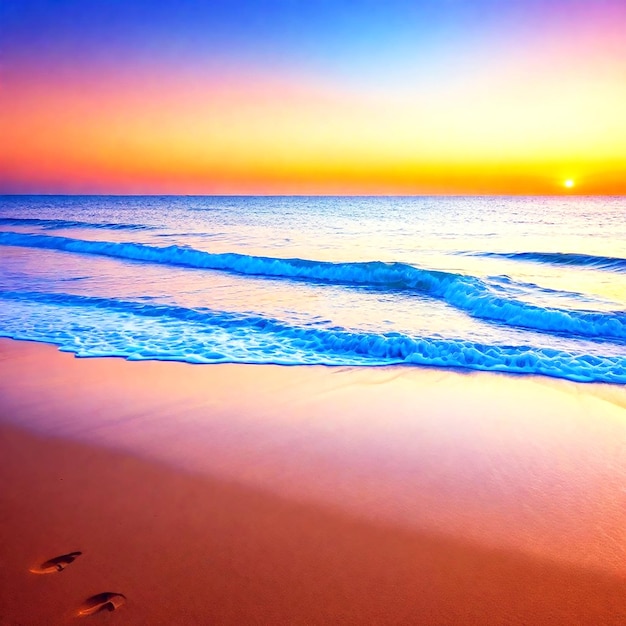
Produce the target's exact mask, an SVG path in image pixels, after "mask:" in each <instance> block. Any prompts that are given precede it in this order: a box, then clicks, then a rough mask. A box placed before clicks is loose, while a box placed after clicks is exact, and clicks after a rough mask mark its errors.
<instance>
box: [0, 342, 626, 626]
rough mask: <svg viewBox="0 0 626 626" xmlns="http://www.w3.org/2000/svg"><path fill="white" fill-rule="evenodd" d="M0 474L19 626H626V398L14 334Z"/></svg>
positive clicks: (590, 390)
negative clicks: (108, 353) (88, 345)
mask: <svg viewBox="0 0 626 626" xmlns="http://www.w3.org/2000/svg"><path fill="white" fill-rule="evenodd" d="M0 477H1V479H2V484H3V488H2V490H1V492H0V528H1V529H2V542H1V544H0V551H1V553H0V560H1V563H2V567H1V568H0V577H1V580H0V624H57V623H58V624H63V623H73V622H74V620H75V619H78V618H77V615H78V612H79V611H80V610H81V608H84V604H83V603H84V602H85V601H86V600H87V599H88V598H89V597H91V596H93V595H95V594H100V593H103V592H115V593H119V594H123V595H124V596H125V599H126V601H125V603H124V604H122V605H121V606H119V608H117V609H116V610H115V611H112V612H109V611H106V610H104V611H101V612H98V613H96V614H94V615H89V616H85V617H83V618H80V620H81V621H82V620H85V621H86V622H93V623H97V622H102V623H104V622H106V623H119V624H206V623H215V624H328V623H346V624H400V623H406V624H509V623H510V624H529V623H533V624H535V623H536V624H563V623H567V624H622V623H624V622H625V621H626V558H625V554H626V553H625V550H626V524H625V522H626V392H625V391H624V389H623V388H618V387H609V386H598V385H593V386H592V385H576V384H574V383H569V382H564V381H555V380H549V379H542V378H513V377H507V376H498V375H491V374H461V373H458V372H446V371H442V370H434V369H433V370H426V369H422V370H418V369H415V368H387V369H385V370H367V371H366V370H363V369H349V370H333V369H329V368H321V367H320V368H318V367H314V368H279V367H265V366H263V367H257V366H206V367H205V366H190V365H185V364H179V363H158V362H140V363H139V362H136V363H130V362H126V361H122V360H120V359H89V360H80V359H75V358H74V357H73V356H71V355H68V354H62V353H59V352H58V351H56V349H55V348H53V347H51V346H45V345H41V344H31V343H22V342H12V341H5V340H0ZM77 551H80V552H81V554H80V555H78V556H76V557H75V558H74V559H73V560H72V561H71V562H69V563H67V564H65V563H61V564H62V565H63V568H62V571H55V569H54V567H53V568H52V570H53V571H51V572H50V573H46V574H42V575H38V574H35V573H33V572H32V571H30V570H32V569H35V570H36V569H37V568H41V566H42V564H44V563H45V562H47V561H48V560H50V559H52V558H54V557H57V556H59V555H66V554H68V553H72V552H77Z"/></svg>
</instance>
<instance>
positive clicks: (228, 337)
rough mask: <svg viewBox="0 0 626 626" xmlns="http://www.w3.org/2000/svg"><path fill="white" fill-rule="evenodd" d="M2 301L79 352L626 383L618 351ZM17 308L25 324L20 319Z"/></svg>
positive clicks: (13, 316)
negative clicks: (407, 367)
mask: <svg viewBox="0 0 626 626" xmlns="http://www.w3.org/2000/svg"><path fill="white" fill-rule="evenodd" d="M0 299H2V300H4V301H5V306H3V307H2V309H0V320H1V321H2V324H1V327H2V331H1V332H0V335H2V336H5V337H10V338H13V339H30V340H34V341H45V342H48V343H53V344H56V345H58V346H59V347H60V348H61V349H62V350H64V351H69V352H73V353H75V354H76V355H78V356H84V357H88V356H122V357H125V358H128V359H132V360H143V359H161V360H176V361H185V362H191V363H225V362H229V363H233V362H236V363H267V364H269V363H273V364H281V365H305V364H306V365H311V364H320V365H344V366H345V365H392V364H413V365H428V366H438V367H455V368H464V369H471V370H484V371H497V372H509V373H519V374H543V375H547V376H554V377H559V378H566V379H570V380H574V381H580V382H590V381H597V382H607V383H618V384H624V383H626V356H596V355H589V354H577V353H572V352H566V351H562V350H555V349H547V348H537V347H532V346H510V345H485V344H482V343H479V342H473V341H469V340H462V339H451V338H450V339H443V338H439V337H412V336H410V335H407V334H403V333H398V332H389V333H372V332H360V331H353V330H348V329H345V328H339V327H320V326H315V325H292V324H289V323H288V322H285V321H282V320H278V319H274V318H269V317H263V316H259V315H249V314H236V313H229V312H222V311H215V310H212V309H209V308H198V309H190V308H185V307H181V306H174V305H165V304H163V305H159V304H152V303H150V304H148V303H140V302H132V301H125V300H117V299H112V298H100V297H91V296H79V295H71V294H65V293H43V292H16V291H3V292H0ZM60 307H62V308H63V310H62V314H61V311H60ZM25 315H28V319H29V323H28V324H23V323H22V322H21V321H20V318H22V319H23V318H24V316H25ZM181 336H183V337H184V339H181Z"/></svg>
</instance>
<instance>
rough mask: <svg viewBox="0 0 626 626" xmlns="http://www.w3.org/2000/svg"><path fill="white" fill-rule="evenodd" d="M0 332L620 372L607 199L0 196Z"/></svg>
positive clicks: (618, 211) (623, 257)
mask: <svg viewBox="0 0 626 626" xmlns="http://www.w3.org/2000/svg"><path fill="white" fill-rule="evenodd" d="M0 336H3V337H11V338H14V339H26V340H31V341H41V342H47V343H53V344H56V345H58V346H59V348H60V349H61V350H64V351H69V352H73V353H75V354H76V355H77V356H80V357H89V356H119V357H125V358H128V359H133V360H136V359H160V360H175V361H186V362H190V363H225V362H228V363H233V362H234V363H274V364H282V365H308V364H324V365H333V366H357V365H358V366H381V365H390V364H408V365H412V366H438V367H451V368H463V369H470V370H493V371H501V372H512V373H519V374H544V375H549V376H555V377H560V378H567V379H571V380H577V381H601V382H608V383H617V384H626V198H623V197H582V196H581V197H576V196H571V197H303V196H297V197H285V196H280V197H266V196H263V197H252V196H242V197H233V196H224V197H213V196H204V197H192V196H3V197H0Z"/></svg>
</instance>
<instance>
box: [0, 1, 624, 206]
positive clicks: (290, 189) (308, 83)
mask: <svg viewBox="0 0 626 626" xmlns="http://www.w3.org/2000/svg"><path fill="white" fill-rule="evenodd" d="M624 33H626V3H624V2H623V0H605V1H602V0H595V1H594V0H588V1H586V2H583V1H575V0H555V1H553V2H548V1H539V0H528V1H521V0H517V1H516V0H509V1H504V0H477V1H475V2H471V3H469V2H461V1H457V0H447V1H446V0H439V1H434V0H433V1H431V2H402V1H390V2H379V1H361V2H356V1H346V0H317V1H310V2H304V1H296V0H282V1H279V0H268V1H265V2H250V1H245V0H241V1H238V2H233V1H232V0H231V1H215V2H191V1H189V0H187V1H185V0H178V1H176V2H160V3H159V2H147V1H146V2H123V1H118V0H108V1H107V2H85V1H84V0H82V1H81V0H78V1H73V2H67V1H57V2H53V1H49V2H35V1H32V0H0V142H1V144H0V191H1V192H5V193H24V192H26V193H194V194H195V193H207V194H211V193H220V194H221V193H226V194H228V193H235V194H239V193H241V194H247V193H252V194H263V193H269V194H275V193H276V194H281V193H286V194H289V193H305V194H308V193H310V194H317V193H320V194H326V193H348V194H351V193H357V194H360V193H363V194H387V193H390V194H393V193H400V194H431V193H432V194H437V193H443V194H473V193H481V194H482V193H487V194H490V193H504V194H509V193H512V194H517V193H520V194H525V193H568V194H569V193H590V194H596V193H600V194H603V193H606V194H617V193H626V114H625V113H624V111H626V37H625V36H624ZM568 179H571V180H573V181H574V182H575V185H574V187H572V188H569V189H568V188H567V187H565V185H564V182H565V181H566V180H568Z"/></svg>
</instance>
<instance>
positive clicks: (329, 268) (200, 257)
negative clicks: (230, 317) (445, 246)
mask: <svg viewBox="0 0 626 626" xmlns="http://www.w3.org/2000/svg"><path fill="white" fill-rule="evenodd" d="M0 245H9V246H24V247H29V248H43V249H50V250H63V251H67V252H74V253H80V254H92V255H100V256H106V257H113V258H118V259H125V260H132V261H141V262H148V263H158V264H164V265H174V266H184V267H193V268H199V269H210V270H218V271H226V272H231V273H236V274H243V275H247V276H259V277H266V278H274V279H290V280H304V281H314V282H316V283H324V284H332V285H340V286H355V287H366V288H376V289H385V290H396V291H397V290H402V291H408V292H414V293H416V294H421V295H425V296H429V297H432V298H436V299H438V300H441V301H443V302H445V303H447V304H448V305H450V306H453V307H455V308H457V309H459V310H461V311H464V312H465V313H467V314H468V315H470V316H472V317H475V318H479V319H483V320H488V321H493V322H498V323H502V324H505V325H507V326H514V327H520V328H526V329H532V330H538V331H542V332H548V333H556V334H560V335H571V336H581V337H591V338H594V339H599V340H620V341H621V340H624V339H626V311H608V312H600V311H585V310H570V309H558V308H545V307H541V306H538V305H534V304H529V303H527V302H523V301H521V300H519V299H516V298H515V297H512V296H508V297H507V296H506V295H504V296H503V295H501V294H502V293H503V287H502V286H501V285H500V286H498V285H495V284H490V283H489V282H488V281H486V280H483V279H480V278H478V277H475V276H469V275H462V274H456V273H453V272H444V271H437V270H429V269H423V268H419V267H416V266H413V265H409V264H406V263H385V262H382V261H369V262H352V263H335V262H331V261H313V260H307V259H298V258H293V259H281V258H274V257H263V256H252V255H247V254H238V253H212V252H204V251H201V250H196V249H194V248H190V247H185V246H168V247H158V246H150V245H145V244H139V243H119V242H107V241H84V240H80V239H71V238H67V237H58V236H51V235H33V234H21V233H13V232H4V233H0Z"/></svg>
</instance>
